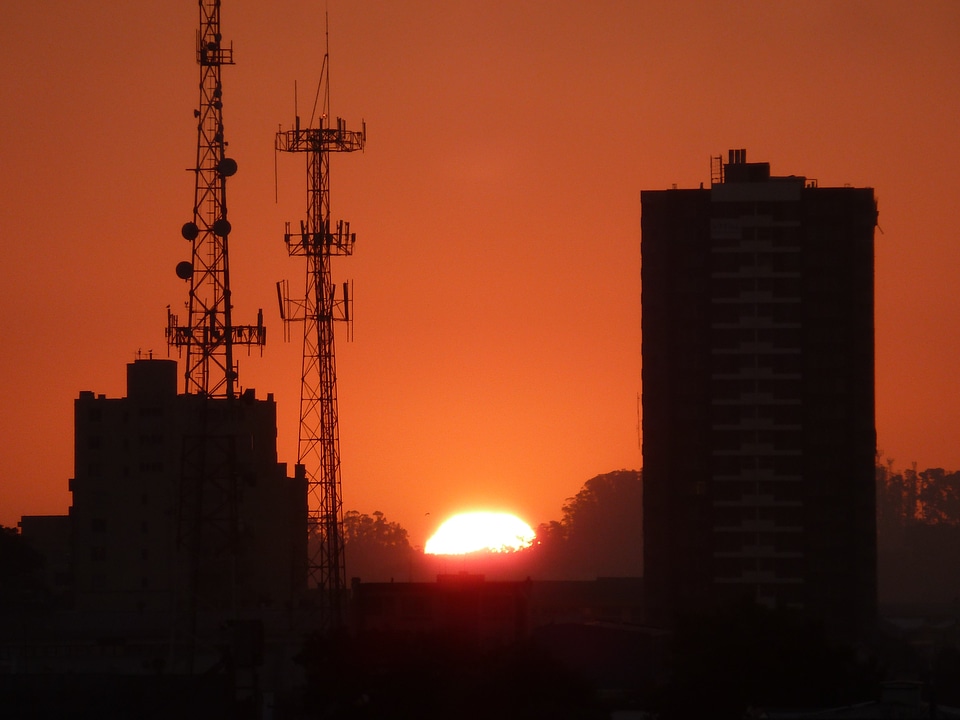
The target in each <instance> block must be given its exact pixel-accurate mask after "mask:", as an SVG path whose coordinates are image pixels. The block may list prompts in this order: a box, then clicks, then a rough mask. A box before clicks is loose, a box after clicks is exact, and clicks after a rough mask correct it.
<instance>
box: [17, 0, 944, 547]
mask: <svg viewBox="0 0 960 720" xmlns="http://www.w3.org/2000/svg"><path fill="white" fill-rule="evenodd" d="M120 5H121V4H118V3H116V2H110V1H108V0H89V1H87V2H83V3H76V2H67V1H66V0H39V1H38V2H33V3H3V4H2V6H0V158H2V164H0V168H2V170H0V234H2V238H3V248H4V254H5V258H4V260H5V262H3V263H2V264H0V308H2V313H3V315H2V316H3V328H4V338H3V345H2V351H0V378H2V383H3V395H2V397H3V417H4V421H3V438H2V443H0V473H2V475H0V524H4V525H15V524H16V522H17V520H18V518H19V516H20V515H24V514H53V513H65V512H66V510H67V507H68V505H69V501H70V496H69V493H68V492H67V480H68V478H70V477H71V476H72V474H73V400H74V399H75V398H76V397H77V395H78V394H79V392H80V391H81V390H92V391H94V392H97V393H105V394H107V395H108V396H110V397H120V396H122V395H124V394H125V387H124V383H125V364H126V363H128V362H131V361H132V360H133V359H134V358H135V356H136V353H137V352H138V350H139V351H143V352H147V351H151V350H152V351H153V353H154V356H155V357H166V356H167V349H166V346H165V340H164V335H163V330H164V325H165V321H166V307H167V305H170V306H172V308H173V309H174V311H175V312H176V311H178V310H180V309H181V308H182V307H183V303H184V302H185V301H186V298H187V291H188V288H187V286H186V284H185V283H183V281H181V280H179V279H178V278H177V277H176V275H175V273H174V267H175V266H176V264H177V262H179V261H180V260H183V259H186V258H187V257H188V254H189V247H188V245H187V244H186V243H185V241H184V240H183V239H182V238H181V237H180V232H179V229H180V226H181V225H182V224H183V223H184V222H185V221H187V220H189V219H191V208H192V204H193V177H192V175H191V174H190V173H189V172H185V169H186V168H189V167H191V166H192V165H193V164H194V162H195V152H196V125H195V121H194V119H193V115H192V113H193V110H194V108H195V107H196V106H197V102H198V95H199V93H198V82H199V70H198V67H197V65H196V62H195V58H194V42H195V33H196V26H197V22H198V17H197V15H198V12H197V6H196V3H195V2H187V1H186V0H182V1H178V2H171V0H138V1H137V2H136V3H123V4H122V5H123V7H122V8H121V7H120ZM267 5H268V4H267V3H262V2H257V1H256V0H224V2H223V9H222V30H223V34H224V38H225V40H226V41H228V42H230V41H232V42H233V45H234V57H235V60H236V65H235V66H233V67H226V68H224V70H223V82H224V125H225V133H226V139H227V141H228V142H229V144H230V152H231V155H232V156H233V157H234V158H235V159H236V160H237V161H238V163H239V168H240V169H239V172H238V174H237V175H236V176H235V177H234V178H232V179H231V180H230V181H229V185H228V202H229V207H230V220H231V223H232V225H233V233H232V234H231V236H230V261H231V288H232V290H233V296H234V308H235V310H234V321H235V322H237V323H239V324H243V323H252V322H255V319H256V312H257V308H260V307H262V308H263V309H264V314H265V318H266V322H267V326H268V345H267V347H266V349H265V351H264V354H263V357H262V358H261V357H259V356H258V355H257V354H254V355H253V356H251V357H249V358H248V357H246V355H245V354H244V353H243V352H240V353H239V360H240V384H241V385H242V386H243V387H247V388H251V387H252V388H256V390H257V393H258V396H259V397H264V396H265V395H266V393H268V392H271V393H273V394H274V396H275V398H276V399H277V402H278V413H279V416H280V419H279V426H280V427H279V437H278V447H279V454H280V460H281V461H283V462H288V463H291V464H292V463H293V462H294V461H295V460H296V436H297V418H298V415H297V413H298V408H297V405H298V398H299V385H298V383H299V363H300V351H301V349H300V344H299V342H298V340H297V334H298V332H299V327H295V328H293V335H294V341H293V342H290V343H284V342H283V340H282V338H283V332H282V328H281V323H280V320H279V316H278V311H277V303H276V294H275V287H274V285H275V282H276V281H277V280H281V279H285V278H286V279H289V280H290V281H291V287H292V288H299V287H301V285H302V277H303V273H304V267H303V264H302V260H301V259H296V258H289V257H287V254H286V250H285V247H284V244H283V239H282V233H283V223H284V221H286V220H290V221H294V222H298V221H299V220H300V219H301V218H302V217H303V213H304V207H305V203H306V180H305V171H304V165H303V158H302V157H291V156H284V157H280V158H277V160H276V167H277V168H278V173H277V175H278V178H279V182H278V184H277V187H276V190H277V191H278V192H277V193H276V196H277V197H278V198H279V201H278V202H275V200H274V198H275V179H274V178H275V172H274V168H275V158H274V152H273V138H274V134H275V133H276V131H277V129H278V127H279V125H281V124H282V125H283V126H284V127H290V126H291V125H292V123H293V116H294V107H295V102H294V86H295V84H296V86H297V87H298V88H299V91H298V92H299V95H300V98H299V102H298V106H299V109H300V114H301V115H303V116H304V117H306V116H307V115H309V108H310V106H311V105H312V101H313V95H314V92H315V88H316V83H317V80H318V78H319V73H320V65H321V62H322V58H323V51H324V4H323V3H319V2H306V1H305V0H277V2H275V3H270V4H269V5H270V7H267ZM326 7H327V10H328V12H329V19H330V38H329V42H330V52H331V81H332V86H331V98H332V111H333V114H334V115H338V116H341V117H343V118H344V119H345V120H346V121H347V123H348V126H349V127H351V129H359V125H360V121H361V119H365V121H366V124H367V131H368V136H367V147H366V150H365V152H364V153H363V154H359V153H355V154H350V155H340V156H334V158H333V160H332V171H331V186H332V192H331V197H332V207H333V217H334V218H335V219H336V218H343V219H346V220H349V221H350V223H351V226H352V229H353V230H354V231H356V232H357V246H356V252H355V255H354V256H353V257H352V258H347V259H335V260H334V266H333V272H334V280H335V281H337V282H340V281H342V280H347V279H352V280H353V281H354V297H355V306H354V314H355V318H356V321H355V326H354V333H355V341H354V342H352V343H347V342H346V341H345V337H344V334H343V333H342V332H340V333H339V334H338V344H337V367H338V376H339V409H340V438H341V451H342V470H343V500H344V506H345V508H347V509H356V510H359V511H361V512H368V513H369V512H373V511H374V510H381V511H383V512H384V513H385V514H386V516H387V518H388V519H389V520H391V521H396V522H399V523H400V524H401V525H403V526H404V527H405V528H407V529H408V530H409V531H410V535H411V541H412V543H413V544H414V545H423V543H424V542H425V541H426V539H427V537H428V536H429V535H430V534H431V532H432V531H433V530H434V529H435V528H436V527H437V526H438V525H439V524H440V522H441V521H442V520H443V519H445V518H446V517H448V516H449V515H451V514H453V513H454V512H459V511H466V510H494V511H507V512H513V513H516V514H518V515H519V516H520V517H522V518H523V519H525V520H526V521H527V522H529V523H530V524H532V525H536V524H537V523H539V522H544V521H547V520H550V519H558V518H559V517H560V515H561V506H562V504H563V501H564V499H565V498H567V497H570V496H572V495H574V494H575V493H576V492H577V491H578V490H579V489H580V487H581V485H582V484H583V482H584V481H586V480H587V479H589V478H590V477H592V476H594V475H597V474H600V473H604V472H609V471H611V470H616V469H620V468H637V467H640V466H641V464H642V458H641V455H640V450H639V446H638V430H637V421H638V417H637V394H638V393H639V392H640V391H641V387H640V304H639V298H640V250H639V246H640V200H639V198H640V191H641V190H643V189H660V188H666V187H671V186H672V185H673V184H677V185H678V186H679V187H698V186H699V184H700V183H701V182H703V183H709V180H710V164H709V158H710V156H711V155H717V154H721V153H724V154H725V153H726V150H727V149H728V148H732V147H736V148H740V147H743V148H746V149H747V159H748V160H749V161H769V162H770V163H771V169H772V172H773V173H774V174H779V175H789V174H796V175H805V176H807V177H810V178H816V179H817V180H818V182H819V184H820V185H821V186H830V185H844V184H851V185H855V186H869V187H873V188H875V190H876V194H877V197H878V200H879V210H880V216H879V223H880V230H878V232H877V235H876V258H877V262H876V329H877V332H876V351H877V365H876V368H877V429H878V444H879V447H880V450H881V452H882V454H883V456H884V457H889V458H891V459H892V460H893V461H894V464H895V466H896V467H905V466H909V465H910V464H911V463H912V462H917V463H918V464H919V466H920V467H921V468H925V467H935V466H941V467H946V468H950V469H957V468H960V444H958V443H957V438H958V435H960V404H958V402H957V398H958V396H960V392H958V391H960V373H958V372H957V371H956V364H957V358H958V357H960V326H958V323H957V321H956V318H957V317H958V315H960V283H957V281H956V274H957V269H958V267H960V243H958V242H957V239H958V238H957V235H958V231H957V222H956V218H955V217H954V215H955V212H956V207H957V204H958V203H957V200H956V187H955V185H956V177H955V176H956V174H957V172H958V171H960V137H958V132H957V130H958V125H960V86H958V84H957V78H958V77H960V43H958V42H957V38H958V37H960V4H957V3H954V2H925V3H912V2H890V1H876V2H836V3H833V2H803V3H768V2H735V3H733V2H731V3H713V2H709V3H708V2H702V3H698V2H670V3H652V2H614V1H611V0H601V1H600V2H572V1H564V0H557V1H555V2H524V1H520V2H517V1H515V0H510V1H506V0H504V1H501V0H486V1H484V2H479V1H478V2H473V1H470V2H452V1H450V0H405V1H404V2H385V1H380V2H377V1H372V0H351V1H350V2H346V1H345V0H330V2H329V3H328V4H327V5H326ZM174 356H175V355H174ZM428 513H429V514H428Z"/></svg>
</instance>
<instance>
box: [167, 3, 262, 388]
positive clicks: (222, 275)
mask: <svg viewBox="0 0 960 720" xmlns="http://www.w3.org/2000/svg"><path fill="white" fill-rule="evenodd" d="M199 4H200V30H199V32H198V34H197V63H198V64H199V65H200V109H199V110H196V111H195V112H194V114H195V115H196V117H197V120H198V122H197V165H196V168H195V169H194V170H193V172H194V173H195V175H196V186H195V193H194V204H193V220H192V221H190V222H188V223H186V224H184V226H183V228H182V234H183V237H184V238H185V239H186V240H189V241H190V243H191V245H192V252H191V259H190V261H185V262H182V263H180V264H179V265H178V266H177V275H178V276H179V277H181V278H183V279H184V280H189V281H190V299H189V302H188V322H187V325H178V318H177V316H176V315H173V314H171V315H169V316H168V319H167V342H168V343H169V344H170V345H172V346H175V347H177V348H178V349H181V350H182V348H186V355H187V363H186V370H185V373H184V377H185V381H186V382H185V387H184V392H185V393H187V394H188V395H190V394H196V395H202V396H205V397H208V398H218V397H220V398H233V397H234V396H235V393H236V381H237V367H236V365H235V364H234V360H233V346H234V345H246V346H254V345H255V346H258V347H262V346H263V344H264V343H265V341H266V330H265V328H264V327H263V317H262V315H261V316H260V318H259V319H258V322H257V324H256V325H234V324H233V320H232V318H231V298H230V266H229V262H228V252H227V237H228V236H229V235H230V230H231V227H230V221H229V220H228V219H227V178H228V177H230V176H231V175H233V174H234V173H236V171H237V163H236V161H235V160H233V159H232V158H230V157H227V155H226V148H227V142H226V141H225V140H224V133H223V85H222V83H221V81H220V69H221V67H222V66H223V65H232V64H233V46H232V44H231V45H230V46H224V44H223V39H222V37H221V35H220V0H200V3H199Z"/></svg>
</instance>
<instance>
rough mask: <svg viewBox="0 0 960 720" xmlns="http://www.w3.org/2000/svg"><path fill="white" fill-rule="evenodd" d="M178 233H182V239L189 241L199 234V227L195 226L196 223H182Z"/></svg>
mask: <svg viewBox="0 0 960 720" xmlns="http://www.w3.org/2000/svg"><path fill="white" fill-rule="evenodd" d="M180 234H181V235H183V239H184V240H190V241H191V242H192V241H194V240H196V239H197V236H198V235H199V234H200V228H198V227H197V224H196V223H193V222H187V223H184V224H183V227H182V228H180Z"/></svg>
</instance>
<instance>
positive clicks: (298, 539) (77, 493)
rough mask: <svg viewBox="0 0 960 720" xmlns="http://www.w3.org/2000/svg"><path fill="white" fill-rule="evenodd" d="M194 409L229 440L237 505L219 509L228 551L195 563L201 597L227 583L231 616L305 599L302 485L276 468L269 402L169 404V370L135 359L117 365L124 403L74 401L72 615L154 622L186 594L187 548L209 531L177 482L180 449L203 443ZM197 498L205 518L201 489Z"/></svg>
mask: <svg viewBox="0 0 960 720" xmlns="http://www.w3.org/2000/svg"><path fill="white" fill-rule="evenodd" d="M203 402H207V403H208V405H207V406H206V409H205V411H206V412H207V413H208V414H209V415H212V416H216V417H217V418H218V421H217V422H216V424H214V423H213V422H212V421H211V422H208V426H209V427H215V428H216V432H217V433H218V434H219V436H220V439H222V438H223V437H227V438H229V439H230V440H231V450H232V451H234V453H233V454H234V456H235V457H234V460H233V461H232V467H231V472H233V473H235V475H236V478H237V482H236V483H235V485H231V487H235V490H236V492H235V497H233V498H223V500H224V502H227V501H229V502H230V508H229V509H228V511H229V512H230V513H231V518H232V519H231V524H232V526H234V527H235V531H233V532H232V533H231V535H232V536H231V538H230V542H231V543H232V545H231V547H230V548H229V552H224V553H223V554H222V557H214V558H210V557H207V558H204V562H205V563H206V564H205V566H203V567H201V568H200V570H199V571H200V572H202V573H203V574H204V575H205V577H201V578H200V585H199V587H201V588H202V592H204V593H208V594H209V593H211V592H219V591H223V593H224V595H226V594H227V592H228V588H226V584H227V583H230V584H231V586H232V587H231V588H230V589H229V592H231V593H233V594H234V595H235V597H234V598H232V600H231V602H233V606H234V608H235V609H248V610H250V609H262V610H269V609H274V610H278V609H282V608H284V607H286V606H288V604H289V603H290V601H291V598H293V597H295V596H296V594H297V593H299V592H300V591H302V590H303V589H304V587H305V584H306V567H305V562H306V539H307V532H306V517H307V512H306V502H307V500H306V484H305V480H304V479H303V478H302V477H294V478H291V477H288V476H287V473H286V467H285V465H283V464H281V463H278V462H277V421H276V403H275V402H274V400H273V396H272V395H268V396H267V398H266V400H262V399H261V400H258V399H257V398H256V395H255V393H254V391H252V390H248V391H246V392H245V393H244V394H243V395H242V396H241V397H240V398H238V399H237V400H235V401H228V400H225V399H220V400H207V401H204V399H203V398H201V397H199V396H196V395H178V394H177V364H176V361H174V360H152V359H151V360H146V359H143V360H137V361H135V362H134V363H132V364H129V365H127V396H126V397H122V398H107V397H105V396H103V395H94V393H92V392H81V393H80V397H79V398H78V399H77V400H76V403H75V433H76V439H75V468H74V477H73V478H72V479H71V481H70V491H71V492H72V494H73V503H72V507H71V508H70V526H71V532H72V538H71V545H72V558H73V563H72V564H73V568H72V569H73V573H72V574H73V590H74V597H75V601H76V606H77V608H78V609H80V610H84V609H90V610H115V611H139V612H144V611H146V612H158V613H164V612H170V611H171V610H172V609H173V607H174V604H175V603H176V602H177V601H178V595H179V600H180V602H181V603H182V602H183V601H184V596H185V595H186V594H187V593H189V592H190V588H191V587H192V586H191V579H190V576H189V573H191V572H194V573H196V572H197V571H198V568H197V566H195V565H191V563H192V562H193V561H194V558H192V557H191V556H190V552H191V550H190V548H189V542H185V541H186V540H187V539H188V538H190V537H191V536H192V534H194V533H195V532H196V529H197V527H198V523H199V524H200V525H202V524H203V523H207V524H210V523H209V522H208V520H207V519H206V518H205V517H201V516H199V515H198V514H197V507H198V506H197V505H196V504H195V503H194V504H191V503H192V501H191V500H190V498H195V497H196V496H197V492H198V489H197V488H196V487H192V488H184V482H185V480H186V481H187V482H192V481H195V480H196V478H191V477H190V476H189V474H187V475H185V474H184V465H183V457H182V453H183V448H184V447H185V442H184V439H185V438H188V439H189V438H191V437H192V438H196V437H198V434H199V433H200V432H202V431H201V430H200V425H199V423H200V422H201V421H200V416H201V408H200V403H203ZM228 402H232V403H233V405H232V406H231V407H229V408H228V407H227V403H228ZM208 433H209V431H208ZM209 434H211V435H212V433H209ZM216 441H217V438H212V439H211V440H210V444H211V446H212V445H213V444H214V443H215V442H216ZM194 444H196V443H194ZM204 492H206V493H208V496H207V497H206V498H205V499H204V503H203V505H202V506H201V507H202V508H203V510H202V512H204V513H208V514H209V513H210V512H211V507H213V505H212V503H211V498H210V496H209V493H210V489H209V488H208V489H207V490H205V491H204ZM214 500H216V499H214ZM204 537H206V536H204ZM211 574H212V575H211ZM194 582H196V581H194ZM215 585H216V586H217V587H214V586H215ZM204 600H205V598H199V602H200V604H201V605H203V604H204Z"/></svg>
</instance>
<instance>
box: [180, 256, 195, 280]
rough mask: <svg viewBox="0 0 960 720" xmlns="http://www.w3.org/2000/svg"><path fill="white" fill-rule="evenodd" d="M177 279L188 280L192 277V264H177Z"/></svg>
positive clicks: (185, 262) (187, 261) (186, 262)
mask: <svg viewBox="0 0 960 720" xmlns="http://www.w3.org/2000/svg"><path fill="white" fill-rule="evenodd" d="M177 277H178V278H180V279H181V280H189V279H190V278H191V277H193V263H192V262H190V261H189V260H184V261H183V262H179V263H177Z"/></svg>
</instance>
